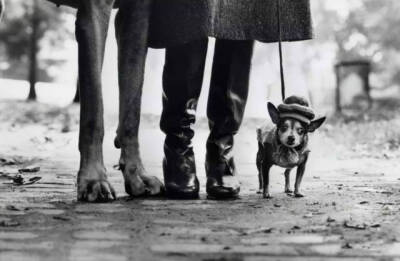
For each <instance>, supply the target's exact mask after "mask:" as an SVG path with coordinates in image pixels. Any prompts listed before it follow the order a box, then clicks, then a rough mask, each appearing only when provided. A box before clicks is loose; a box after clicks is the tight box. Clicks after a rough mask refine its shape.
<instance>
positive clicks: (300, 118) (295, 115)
mask: <svg viewBox="0 0 400 261" xmlns="http://www.w3.org/2000/svg"><path fill="white" fill-rule="evenodd" d="M279 117H280V118H281V119H285V118H290V119H295V120H298V121H300V122H303V123H305V124H307V125H310V123H311V120H310V119H308V118H307V117H305V116H303V115H300V114H298V113H289V112H288V113H281V114H279Z"/></svg>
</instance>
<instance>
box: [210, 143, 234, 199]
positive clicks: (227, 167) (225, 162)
mask: <svg viewBox="0 0 400 261" xmlns="http://www.w3.org/2000/svg"><path fill="white" fill-rule="evenodd" d="M232 148H233V136H230V137H224V138H222V139H219V140H212V139H209V141H208V142H207V155H206V173H207V186H206V187H207V194H208V197H209V198H211V199H234V198H237V197H238V196H239V191H240V184H239V181H238V179H237V177H236V168H235V162H234V160H233V156H232Z"/></svg>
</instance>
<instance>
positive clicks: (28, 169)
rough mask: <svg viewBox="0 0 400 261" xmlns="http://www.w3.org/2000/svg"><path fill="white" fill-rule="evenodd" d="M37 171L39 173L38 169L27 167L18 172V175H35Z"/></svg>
mask: <svg viewBox="0 0 400 261" xmlns="http://www.w3.org/2000/svg"><path fill="white" fill-rule="evenodd" d="M39 171H40V167H27V168H23V169H19V170H18V172H19V173H35V172H39Z"/></svg>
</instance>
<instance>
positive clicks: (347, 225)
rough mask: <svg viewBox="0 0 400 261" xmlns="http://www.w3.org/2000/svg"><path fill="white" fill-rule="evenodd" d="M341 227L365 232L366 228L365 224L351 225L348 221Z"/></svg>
mask: <svg viewBox="0 0 400 261" xmlns="http://www.w3.org/2000/svg"><path fill="white" fill-rule="evenodd" d="M343 225H344V227H346V228H352V229H357V230H365V229H366V228H367V225H366V224H365V223H363V224H357V223H353V222H350V221H345V222H344V224H343Z"/></svg>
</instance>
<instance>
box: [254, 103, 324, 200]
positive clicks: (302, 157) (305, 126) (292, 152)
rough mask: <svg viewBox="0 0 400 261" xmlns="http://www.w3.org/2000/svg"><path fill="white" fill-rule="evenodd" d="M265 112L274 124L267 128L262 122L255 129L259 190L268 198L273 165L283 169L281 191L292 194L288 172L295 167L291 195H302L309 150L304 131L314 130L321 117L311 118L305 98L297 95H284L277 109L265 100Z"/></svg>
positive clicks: (312, 115)
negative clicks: (283, 182)
mask: <svg viewBox="0 0 400 261" xmlns="http://www.w3.org/2000/svg"><path fill="white" fill-rule="evenodd" d="M268 112H269V115H270V117H271V119H272V122H273V123H274V124H275V126H274V127H272V128H271V126H268V124H265V125H263V126H262V127H260V128H258V129H257V140H258V152H257V169H258V177H259V182H260V192H261V191H262V193H263V196H264V198H271V195H270V193H269V171H270V169H271V167H272V166H273V165H277V166H280V167H282V168H285V169H286V170H285V193H287V194H292V193H293V191H292V190H291V189H290V171H291V170H292V169H293V168H295V167H297V174H296V182H295V185H294V196H295V197H303V194H301V193H300V190H299V189H300V183H301V180H302V178H303V175H304V171H305V168H306V163H307V160H308V154H309V153H310V150H309V149H308V133H309V132H314V131H315V130H316V129H318V128H319V127H320V126H321V125H322V124H323V123H324V121H325V117H322V118H318V119H316V120H314V118H315V114H314V111H313V110H312V109H311V108H310V106H309V104H308V102H307V100H306V99H305V98H303V97H299V96H291V97H288V98H287V99H285V101H284V103H283V104H280V105H279V106H278V108H276V107H275V106H274V105H273V104H272V103H268Z"/></svg>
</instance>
